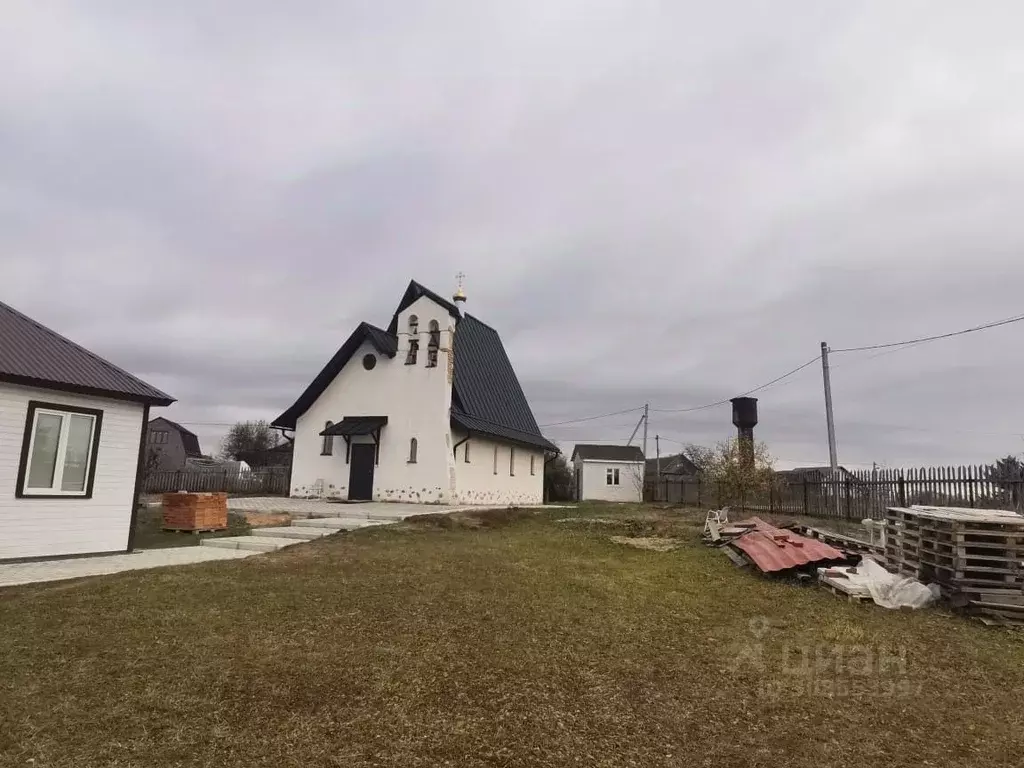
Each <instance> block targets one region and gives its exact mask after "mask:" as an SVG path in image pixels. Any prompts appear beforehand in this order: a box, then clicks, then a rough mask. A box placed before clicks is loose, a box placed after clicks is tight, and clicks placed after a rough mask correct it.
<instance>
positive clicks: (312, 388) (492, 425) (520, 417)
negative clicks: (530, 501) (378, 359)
mask: <svg viewBox="0 0 1024 768" xmlns="http://www.w3.org/2000/svg"><path fill="white" fill-rule="evenodd" d="M421 296H426V297H428V298H430V299H432V300H433V301H435V302H437V303H438V304H439V305H440V306H442V307H444V308H445V309H446V310H447V311H448V312H449V313H450V314H451V316H452V317H453V318H454V320H455V324H456V331H455V348H454V350H453V353H454V356H455V369H454V372H453V385H452V413H451V422H452V424H453V425H454V426H456V427H458V428H460V429H464V430H466V431H468V432H471V433H476V434H481V435H489V436H491V437H498V438H500V439H503V440H509V441H512V442H518V443H523V444H524V445H529V446H534V447H538V448H543V449H544V450H547V451H556V452H557V451H558V448H557V447H556V446H555V445H554V444H553V443H551V442H550V441H549V440H547V439H546V438H545V437H544V436H543V435H542V434H541V432H540V428H539V427H538V426H537V421H536V419H535V418H534V416H533V412H532V411H531V410H530V405H529V403H528V402H527V400H526V395H525V394H523V388H522V387H521V386H520V384H519V379H518V378H517V377H516V373H515V370H513V368H512V363H511V362H510V361H509V359H508V354H507V353H506V352H505V347H504V345H503V344H502V343H501V337H500V336H498V332H497V331H495V330H494V329H493V328H491V327H490V326H489V325H487V324H486V323H483V322H481V321H480V320H477V319H476V318H475V317H473V316H472V315H463V314H462V313H461V312H459V309H458V307H456V306H455V305H454V304H452V303H451V302H450V301H447V300H446V299H443V298H441V296H440V295H438V294H437V293H434V292H433V291H431V290H429V289H428V288H424V287H423V286H422V285H420V284H419V283H417V282H416V281H415V280H413V281H412V282H410V283H409V287H408V288H406V290H405V293H404V294H403V295H402V300H401V301H400V302H399V305H398V309H397V310H396V311H395V313H394V315H393V317H392V320H391V323H390V325H389V327H388V330H387V331H384V330H381V329H380V328H377V327H375V326H372V325H370V324H369V323H360V324H359V326H358V327H357V328H356V330H355V331H354V332H353V334H352V335H351V336H350V337H349V338H348V340H347V341H345V343H344V344H342V346H341V348H340V349H339V350H338V351H337V352H336V353H335V355H334V357H332V358H331V360H330V362H328V363H327V365H326V366H325V367H324V368H323V370H321V371H320V373H319V374H317V376H316V378H315V379H314V380H313V382H312V383H311V384H310V385H309V386H308V387H307V388H306V391H305V392H303V393H302V394H301V395H300V396H299V399H298V400H296V401H295V403H294V404H293V405H292V406H291V407H290V408H288V410H286V411H285V412H284V413H282V414H281V415H280V416H278V417H277V418H276V419H275V420H274V422H273V426H276V427H283V428H285V429H294V428H295V422H296V421H297V420H298V418H299V416H301V415H302V414H303V413H305V412H306V410H307V409H309V407H310V406H311V405H312V404H313V403H314V402H315V401H316V399H317V398H318V397H319V396H320V395H321V394H322V393H323V391H324V390H325V389H326V388H327V386H328V385H329V384H330V383H331V382H332V381H333V380H334V377H335V376H337V375H338V373H339V372H340V371H341V369H342V368H344V367H345V364H346V363H347V362H348V361H349V360H350V359H351V357H352V355H354V354H355V352H356V350H357V349H359V347H360V345H362V344H363V342H369V343H370V344H372V345H373V346H374V347H375V348H376V349H377V350H378V351H379V352H381V354H385V355H387V356H388V357H394V356H395V352H396V350H397V348H398V337H397V336H396V335H395V332H396V325H397V318H398V314H399V313H400V312H401V311H402V310H403V309H405V308H406V307H408V306H409V305H410V304H412V303H413V302H414V301H416V299H418V298H420V297H421ZM341 416H344V414H339V417H341Z"/></svg>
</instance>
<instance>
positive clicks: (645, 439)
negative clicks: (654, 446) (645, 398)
mask: <svg viewBox="0 0 1024 768" xmlns="http://www.w3.org/2000/svg"><path fill="white" fill-rule="evenodd" d="M650 407H651V404H650V403H644V461H647V411H648V409H649V408H650Z"/></svg>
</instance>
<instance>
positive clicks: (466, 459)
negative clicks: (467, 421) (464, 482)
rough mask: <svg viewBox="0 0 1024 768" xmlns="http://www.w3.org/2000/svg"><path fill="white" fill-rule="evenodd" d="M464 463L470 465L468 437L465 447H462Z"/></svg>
mask: <svg viewBox="0 0 1024 768" xmlns="http://www.w3.org/2000/svg"><path fill="white" fill-rule="evenodd" d="M462 461H463V462H464V463H466V464H469V463H470V461H469V438H468V437H467V438H466V443H465V445H463V446H462Z"/></svg>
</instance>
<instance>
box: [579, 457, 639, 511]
mask: <svg viewBox="0 0 1024 768" xmlns="http://www.w3.org/2000/svg"><path fill="white" fill-rule="evenodd" d="M609 469H618V470H619V485H608V481H607V476H608V475H607V473H608V470H609ZM574 470H575V471H580V472H582V493H581V496H580V500H581V501H643V488H642V482H640V481H638V478H640V479H641V480H642V478H643V472H644V463H643V462H642V461H641V462H635V461H596V460H593V459H591V460H587V461H583V460H581V459H580V458H579V457H577V458H576V461H575V462H574Z"/></svg>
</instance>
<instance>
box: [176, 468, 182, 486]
mask: <svg viewBox="0 0 1024 768" xmlns="http://www.w3.org/2000/svg"><path fill="white" fill-rule="evenodd" d="M174 490H175V491H180V490H182V487H181V470H180V469H179V470H178V471H177V472H175V473H174Z"/></svg>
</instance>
